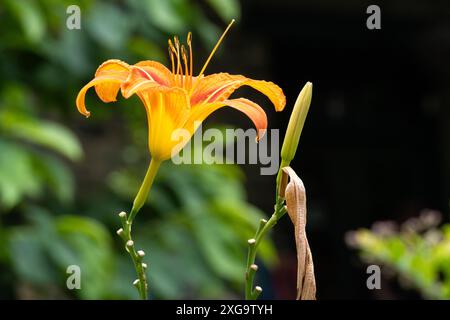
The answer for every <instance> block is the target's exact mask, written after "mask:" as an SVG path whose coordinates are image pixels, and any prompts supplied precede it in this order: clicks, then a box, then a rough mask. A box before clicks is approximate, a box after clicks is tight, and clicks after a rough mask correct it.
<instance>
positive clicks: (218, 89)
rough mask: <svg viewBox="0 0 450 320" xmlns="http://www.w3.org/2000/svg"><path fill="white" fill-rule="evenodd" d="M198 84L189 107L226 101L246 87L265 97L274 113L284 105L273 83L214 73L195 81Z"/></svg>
mask: <svg viewBox="0 0 450 320" xmlns="http://www.w3.org/2000/svg"><path fill="white" fill-rule="evenodd" d="M197 81H199V82H198V84H196V88H195V90H194V92H193V93H192V96H191V105H196V104H201V103H212V102H220V101H224V100H225V99H228V98H229V97H230V95H231V94H232V93H233V92H234V91H235V90H236V89H238V88H239V87H241V86H244V85H247V86H250V87H252V88H254V89H256V90H258V91H259V92H261V93H263V94H264V95H266V96H267V97H268V98H269V99H270V101H271V102H272V103H273V104H274V106H275V110H276V111H281V110H283V109H284V106H285V105H286V97H285V95H284V93H283V90H281V88H280V87H279V86H277V85H276V84H274V83H273V82H268V81H262V80H253V79H249V78H246V77H244V76H241V75H230V74H228V73H216V74H212V75H209V76H206V77H204V78H200V79H197Z"/></svg>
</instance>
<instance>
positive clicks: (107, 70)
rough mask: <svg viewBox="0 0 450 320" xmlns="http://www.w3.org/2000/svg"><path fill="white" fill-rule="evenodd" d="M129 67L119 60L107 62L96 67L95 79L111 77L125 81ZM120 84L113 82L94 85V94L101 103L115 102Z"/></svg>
mask: <svg viewBox="0 0 450 320" xmlns="http://www.w3.org/2000/svg"><path fill="white" fill-rule="evenodd" d="M129 67H130V66H129V65H128V64H127V63H125V62H123V61H120V60H114V59H113V60H108V61H106V62H104V63H103V64H101V65H100V67H98V69H97V71H96V72H95V77H96V78H97V77H111V78H117V79H119V80H120V81H125V79H126V78H127V76H128V73H129ZM119 87H120V84H118V83H117V82H116V81H114V82H102V83H100V84H96V85H95V92H97V95H98V96H99V98H100V99H101V100H102V101H103V102H113V101H116V97H117V92H118V91H119Z"/></svg>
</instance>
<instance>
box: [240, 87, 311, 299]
mask: <svg viewBox="0 0 450 320" xmlns="http://www.w3.org/2000/svg"><path fill="white" fill-rule="evenodd" d="M311 98H312V83H311V82H307V83H306V84H305V86H304V87H303V89H302V91H300V94H299V95H298V98H297V101H296V102H295V105H294V109H293V110H292V114H291V117H290V119H289V124H288V127H287V130H286V135H285V138H284V141H283V146H282V149H281V164H280V168H279V170H278V176H277V180H276V196H275V207H274V209H275V210H274V213H273V214H272V216H271V217H270V219H269V220H265V219H261V220H260V223H259V227H258V229H257V230H256V234H255V236H254V238H252V239H249V240H248V255H247V266H246V271H245V299H246V300H256V299H257V298H258V296H259V295H260V294H261V292H262V288H261V287H260V286H256V287H255V286H254V284H253V282H254V278H255V273H256V271H257V270H258V266H257V265H256V264H255V260H256V254H257V250H258V247H259V245H260V244H261V241H262V240H263V239H264V236H265V235H266V234H267V232H269V231H270V230H271V229H272V228H273V227H274V226H275V225H276V224H277V222H278V220H280V219H281V217H282V216H284V215H285V214H286V212H287V209H286V206H285V199H284V192H280V190H279V188H280V185H281V177H282V175H283V174H282V173H283V170H282V169H283V168H284V167H287V166H289V164H290V163H291V161H292V159H294V156H295V153H296V152H297V147H298V142H299V140H300V136H301V134H302V130H303V126H304V124H305V120H306V116H307V115H308V110H309V106H310V104H311ZM281 191H284V190H281Z"/></svg>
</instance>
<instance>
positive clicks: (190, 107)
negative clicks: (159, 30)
mask: <svg viewBox="0 0 450 320" xmlns="http://www.w3.org/2000/svg"><path fill="white" fill-rule="evenodd" d="M232 23H233V21H232V22H231V23H230V25H229V26H228V28H227V29H226V30H225V32H224V33H223V35H222V36H221V38H220V39H219V41H218V43H217V44H216V46H215V47H214V49H213V50H212V52H211V54H210V56H209V57H208V59H207V61H206V63H205V64H204V66H203V68H202V69H201V71H200V73H199V74H198V75H197V76H194V75H193V58H192V46H191V39H192V35H191V33H189V34H188V37H187V49H186V47H185V46H184V45H180V43H179V40H178V38H177V37H175V38H174V41H171V40H169V54H170V58H171V61H172V68H171V70H169V69H168V68H166V67H165V66H164V65H162V64H161V63H159V62H156V61H141V62H139V63H136V64H135V65H129V64H127V63H125V62H123V61H119V60H108V61H106V62H104V63H103V64H102V65H100V67H99V68H98V69H97V71H96V73H95V78H94V79H93V80H92V81H90V82H89V83H88V84H86V85H85V86H84V87H83V88H82V89H81V91H80V92H79V94H78V97H77V100H76V104H77V108H78V110H79V112H80V113H82V114H83V115H85V116H86V117H88V116H89V114H90V113H89V111H88V110H87V109H86V106H85V95H86V92H87V90H88V89H89V88H91V87H94V88H95V91H96V93H97V95H98V96H99V97H100V99H101V100H102V101H103V102H113V101H116V96H117V94H118V92H119V89H120V90H121V93H122V96H123V97H124V98H129V97H130V96H132V95H133V94H136V95H137V96H138V97H139V98H140V100H141V101H142V103H143V104H144V107H145V110H146V112H147V120H148V125H149V132H148V141H149V149H150V153H151V155H152V158H153V159H155V160H157V161H163V160H167V159H169V158H170V157H171V155H173V154H176V153H177V152H178V151H180V150H174V148H175V146H178V148H179V149H181V148H182V146H181V147H180V143H179V141H175V140H173V139H172V134H173V132H174V131H175V130H177V129H186V130H188V132H189V133H190V136H192V135H193V134H194V132H195V130H196V129H197V128H198V126H199V125H200V124H201V122H202V121H203V120H205V119H206V118H207V117H208V116H209V115H210V114H211V113H213V112H214V111H216V110H218V109H220V108H222V107H224V106H229V107H232V108H234V109H236V110H238V111H241V112H242V113H244V114H245V115H247V116H248V117H249V118H250V119H251V120H252V122H253V123H254V125H255V127H256V129H257V132H258V137H259V138H260V137H261V136H262V135H263V134H264V132H265V130H266V128H267V116H266V113H265V112H264V110H263V109H262V108H261V107H260V106H259V105H258V104H256V103H255V102H252V101H250V100H248V99H245V98H237V99H230V96H231V94H232V93H233V92H234V91H235V90H236V89H238V88H239V87H241V86H244V85H246V86H250V87H253V88H254V89H256V90H258V91H260V92H261V93H263V94H264V95H266V96H267V97H268V98H269V99H270V100H271V102H272V103H273V104H274V106H275V110H276V111H281V110H283V108H284V106H285V104H286V98H285V96H284V94H283V91H282V90H281V88H280V87H278V86H277V85H276V84H274V83H272V82H267V81H263V80H253V79H250V78H247V77H244V76H242V75H231V74H228V73H216V74H211V75H208V76H205V75H204V71H205V69H206V66H207V65H208V63H209V61H210V60H211V58H212V56H213V55H214V53H215V51H216V50H217V48H218V46H219V44H220V42H221V41H222V40H223V38H224V36H225V34H226V32H227V31H228V30H229V28H230V27H231V25H232ZM187 142H188V141H185V143H187Z"/></svg>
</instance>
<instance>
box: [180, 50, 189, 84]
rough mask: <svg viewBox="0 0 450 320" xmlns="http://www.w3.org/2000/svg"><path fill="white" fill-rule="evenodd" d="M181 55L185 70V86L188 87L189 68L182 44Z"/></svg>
mask: <svg viewBox="0 0 450 320" xmlns="http://www.w3.org/2000/svg"><path fill="white" fill-rule="evenodd" d="M181 56H182V57H183V62H184V71H185V76H184V78H185V83H184V84H185V87H186V88H188V87H189V78H190V76H189V68H188V61H187V55H186V48H185V47H184V46H181Z"/></svg>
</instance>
